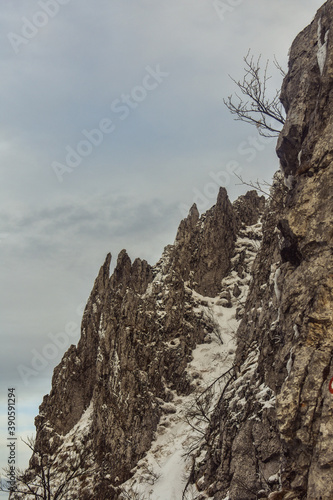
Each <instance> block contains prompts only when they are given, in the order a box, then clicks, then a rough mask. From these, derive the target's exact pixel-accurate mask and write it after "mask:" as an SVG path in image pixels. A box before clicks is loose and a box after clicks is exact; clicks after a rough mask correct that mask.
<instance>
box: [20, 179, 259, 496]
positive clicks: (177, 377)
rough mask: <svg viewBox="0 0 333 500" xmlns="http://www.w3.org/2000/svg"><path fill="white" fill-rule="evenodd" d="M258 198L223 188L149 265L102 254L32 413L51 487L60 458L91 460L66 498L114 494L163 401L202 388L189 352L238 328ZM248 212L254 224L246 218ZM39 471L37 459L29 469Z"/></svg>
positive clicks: (72, 462)
mask: <svg viewBox="0 0 333 500" xmlns="http://www.w3.org/2000/svg"><path fill="white" fill-rule="evenodd" d="M264 204H265V200H264V198H263V197H259V196H258V195H257V194H256V193H255V192H250V193H248V194H247V195H245V196H242V197H240V198H239V199H238V200H237V202H235V204H234V205H232V204H231V203H230V201H229V199H228V196H227V193H226V190H225V189H224V188H221V189H220V192H219V195H218V199H217V203H216V205H215V206H214V207H213V208H211V209H210V210H208V211H207V212H206V213H205V214H203V215H202V216H201V217H200V216H199V213H198V210H197V208H196V206H195V205H194V206H193V207H192V208H191V210H190V213H189V215H188V217H187V218H186V219H185V220H183V221H182V222H181V224H180V226H179V229H178V232H177V235H176V239H175V244H174V245H169V246H167V247H166V248H165V251H164V253H163V256H162V258H161V259H160V261H159V262H158V263H157V264H156V265H155V266H150V265H149V264H148V263H147V262H146V261H142V260H140V259H136V260H135V261H134V262H133V263H132V262H131V260H130V258H129V257H128V255H127V253H126V251H122V252H121V253H120V254H119V256H118V259H117V265H116V267H115V269H114V272H113V273H112V275H111V277H109V269H110V262H111V255H110V254H109V255H108V256H107V257H106V260H105V263H104V264H103V266H102V267H101V269H100V272H99V274H98V277H97V278H96V281H95V284H94V287H93V289H92V292H91V295H90V297H89V300H88V303H87V306H86V308H85V311H84V315H83V319H82V327H81V339H80V341H79V343H78V346H77V347H75V346H71V347H70V349H69V350H68V351H67V352H66V354H65V355H64V357H63V359H62V361H61V363H60V364H59V366H57V367H56V369H55V370H54V374H53V379H52V390H51V392H50V394H49V395H47V396H45V397H44V400H43V403H42V404H41V406H40V413H39V415H38V417H36V427H37V439H36V449H37V450H43V453H46V454H47V455H48V456H49V457H53V458H52V460H54V461H55V465H54V466H53V469H54V475H55V479H54V481H53V482H54V483H55V484H56V485H59V484H60V483H61V481H62V479H61V474H60V475H59V474H58V473H57V464H59V463H66V460H67V466H68V467H69V468H73V469H74V468H75V467H76V465H77V464H80V466H81V464H82V463H83V462H84V463H85V464H87V465H86V467H87V473H86V474H83V475H82V478H81V480H80V481H79V480H75V481H74V483H75V486H74V485H73V488H74V490H73V489H72V490H70V492H69V493H68V496H67V497H65V498H72V496H71V495H72V494H73V491H75V492H76V493H75V494H79V496H80V498H82V499H86V498H87V499H88V498H108V499H109V498H110V499H112V498H121V497H120V495H121V491H122V485H123V483H124V482H126V481H127V480H128V479H129V478H130V477H131V476H132V474H133V469H134V468H135V467H136V466H137V464H138V462H139V461H140V460H141V459H142V458H143V457H144V456H145V454H146V453H147V452H148V450H150V448H151V445H152V442H153V440H154V439H155V438H156V431H157V428H158V426H159V425H161V421H163V415H165V413H168V411H169V410H170V405H172V404H174V403H173V401H174V400H175V399H177V398H186V397H188V396H190V395H193V394H194V393H195V391H199V389H198V386H197V384H196V382H195V379H194V378H193V376H191V374H190V372H189V371H188V367H189V363H190V362H191V360H192V357H193V351H194V349H195V348H196V346H197V345H199V344H203V343H208V344H209V345H211V344H212V337H213V338H216V339H217V340H216V342H215V344H216V343H219V344H220V345H221V346H222V345H223V344H222V343H223V340H222V339H223V335H226V333H225V332H224V333H223V331H222V330H221V328H222V327H221V325H220V317H224V316H225V319H226V320H228V321H229V320H230V321H231V322H232V321H234V325H233V328H234V333H233V335H234V334H235V331H236V326H237V320H236V315H237V318H238V320H239V319H240V317H241V315H242V310H243V307H244V302H245V297H246V294H247V291H248V287H249V281H250V267H251V265H250V264H251V262H252V261H253V256H254V253H255V252H256V251H257V249H258V247H259V243H260V238H261V234H260V231H258V227H256V224H257V223H258V219H259V217H260V214H261V213H262V211H263V208H264ZM244 212H246V213H247V218H248V222H250V223H251V224H252V225H251V226H246V225H245V224H244V223H242V222H241V220H240V214H241V213H244ZM249 228H251V229H249ZM247 231H249V233H247ZM242 235H243V239H242ZM249 236H250V238H249ZM228 279H229V280H230V279H231V282H230V283H229V281H228ZM236 306H237V307H236ZM223 311H225V312H223ZM223 328H224V330H225V329H226V324H224V326H223ZM229 333H230V332H229ZM223 349H225V347H223ZM223 349H222V350H223ZM215 354H216V355H217V354H218V350H217V352H216V353H215ZM224 355H228V353H224ZM221 356H222V354H221ZM230 356H231V354H230ZM230 359H231V358H230ZM229 362H230V360H229ZM214 373H215V372H214ZM200 378H201V375H200V374H199V375H198V379H200ZM199 385H200V386H201V385H202V384H199ZM168 408H169V410H168ZM161 419H162V420H161ZM93 464H95V466H96V467H94V471H93V473H89V471H88V469H89V468H90V467H92V465H93ZM38 467H39V464H38V460H37V458H36V454H35V456H34V457H32V459H31V462H30V473H31V474H32V475H33V474H34V473H36V472H38ZM82 467H83V466H82ZM74 483H73V484H74ZM13 498H15V496H14V497H13ZM18 498H19V497H18Z"/></svg>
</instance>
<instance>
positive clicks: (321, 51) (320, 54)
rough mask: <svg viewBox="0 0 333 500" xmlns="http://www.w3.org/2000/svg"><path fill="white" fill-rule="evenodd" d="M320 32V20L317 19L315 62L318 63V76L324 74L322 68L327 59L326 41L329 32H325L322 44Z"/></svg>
mask: <svg viewBox="0 0 333 500" xmlns="http://www.w3.org/2000/svg"><path fill="white" fill-rule="evenodd" d="M321 30H322V26H321V19H319V20H318V29H317V39H318V51H317V61H318V66H319V70H320V74H321V75H322V74H323V72H324V66H325V62H326V57H327V40H328V34H329V30H327V31H326V33H325V38H324V43H321Z"/></svg>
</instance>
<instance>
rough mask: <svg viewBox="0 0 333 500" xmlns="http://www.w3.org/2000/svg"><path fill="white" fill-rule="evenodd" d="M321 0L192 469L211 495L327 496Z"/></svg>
mask: <svg viewBox="0 0 333 500" xmlns="http://www.w3.org/2000/svg"><path fill="white" fill-rule="evenodd" d="M332 35H333V2H332V1H328V2H326V3H325V4H324V5H323V7H322V8H321V9H320V10H319V11H318V13H317V15H316V17H315V19H314V21H313V22H312V23H311V25H310V26H308V27H307V28H306V29H305V30H303V31H302V33H301V34H300V35H299V36H298V37H297V38H296V40H295V41H294V43H293V45H292V48H291V52H290V62H289V72H288V74H287V76H286V77H285V80H284V83H283V88H282V96H281V98H282V102H283V104H284V106H285V108H286V112H287V119H286V123H285V125H284V128H283V130H282V132H281V134H280V137H279V140H278V145H277V153H278V156H279V157H280V159H281V168H282V172H281V173H279V174H278V175H277V176H276V178H275V183H274V186H273V190H272V193H271V195H272V200H271V202H270V206H269V207H268V209H267V211H266V214H265V216H264V225H263V243H262V246H261V249H260V251H259V253H258V256H257V259H256V261H255V264H254V267H253V284H252V288H251V290H250V292H249V295H248V300H247V304H246V307H245V315H244V318H243V321H242V323H241V325H240V327H239V329H238V332H237V337H238V348H237V353H236V358H235V370H236V373H235V379H234V380H233V381H232V382H231V383H230V384H229V386H228V387H227V389H226V390H225V392H224V396H223V398H222V399H221V400H220V402H219V404H218V405H217V407H216V410H215V415H214V419H213V420H212V423H211V425H210V429H209V431H208V433H207V445H206V446H205V447H204V448H203V450H202V454H201V455H200V460H197V463H196V475H195V479H196V481H197V484H199V485H200V489H201V490H202V491H206V492H208V494H209V495H210V496H211V497H213V498H214V499H216V500H217V499H219V500H221V499H224V498H225V497H226V495H227V494H229V496H228V498H230V499H232V500H234V499H235V500H236V499H237V500H249V499H256V498H270V499H273V498H281V499H287V498H288V499H292V498H295V499H308V500H315V499H316V500H319V499H325V500H331V499H333V483H332V479H331V478H332V473H333V460H332V457H333V455H332V444H333V418H332V417H333V397H332V394H331V393H330V391H329V381H330V379H331V378H332V377H333V358H332V354H333V330H332V311H333V302H332V299H333V288H332V285H333V281H332V279H333V272H332V267H333V266H332V246H333V242H332V211H333V199H332V174H333V164H332V159H333V158H332V137H333V123H332V115H333V102H332V76H333V45H332V43H333V42H332V40H333V38H332Z"/></svg>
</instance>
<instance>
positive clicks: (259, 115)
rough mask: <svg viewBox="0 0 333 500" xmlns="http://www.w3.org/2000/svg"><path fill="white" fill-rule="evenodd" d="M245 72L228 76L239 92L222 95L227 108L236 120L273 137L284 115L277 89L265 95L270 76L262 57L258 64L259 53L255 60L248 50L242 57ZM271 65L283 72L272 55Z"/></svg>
mask: <svg viewBox="0 0 333 500" xmlns="http://www.w3.org/2000/svg"><path fill="white" fill-rule="evenodd" d="M244 62H245V68H244V71H245V75H244V77H243V80H235V79H234V78H232V77H231V76H230V78H231V80H232V81H233V82H235V84H236V85H237V87H238V88H239V90H240V92H241V94H242V95H239V94H237V93H235V96H236V98H237V100H236V102H234V96H233V95H231V96H229V97H228V99H223V102H224V104H225V105H226V106H227V108H228V109H229V111H230V112H231V113H232V114H233V115H236V118H235V119H236V120H241V121H243V122H246V123H251V124H252V125H255V126H256V127H257V129H258V132H259V134H260V135H262V136H263V137H275V136H277V135H278V134H279V132H280V130H281V125H283V124H284V121H285V118H284V114H283V106H282V104H281V101H280V91H279V90H276V91H275V94H274V95H273V97H269V95H268V88H267V82H268V80H269V79H270V78H271V76H269V75H268V64H269V61H268V60H267V61H266V64H265V66H264V68H263V69H262V66H261V56H259V57H258V59H257V60H255V59H254V57H253V56H252V55H251V54H250V50H249V51H248V53H247V55H246V56H245V57H244ZM274 65H275V67H276V68H277V70H278V71H279V72H280V73H281V74H282V75H284V71H283V69H282V68H281V66H280V65H279V63H278V62H277V61H276V59H275V58H274Z"/></svg>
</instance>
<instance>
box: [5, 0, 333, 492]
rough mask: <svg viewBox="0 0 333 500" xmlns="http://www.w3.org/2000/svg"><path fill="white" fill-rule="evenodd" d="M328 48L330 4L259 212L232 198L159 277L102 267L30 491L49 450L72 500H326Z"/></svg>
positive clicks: (292, 100)
mask: <svg viewBox="0 0 333 500" xmlns="http://www.w3.org/2000/svg"><path fill="white" fill-rule="evenodd" d="M331 33H333V0H329V1H328V2H326V3H325V4H324V5H323V7H322V8H321V9H320V10H319V11H318V13H317V15H316V17H315V19H314V21H313V22H312V23H311V24H310V25H309V26H308V27H307V28H306V29H305V30H304V31H303V32H302V33H300V35H299V36H298V37H297V38H296V40H295V41H294V43H293V45H292V48H291V52H290V62H289V71H288V74H287V76H286V77H285V80H284V83H283V87H282V94H281V100H282V102H283V104H284V106H285V109H286V113H287V118H286V123H285V125H284V128H283V130H282V132H281V134H280V137H279V140H278V145H277V154H278V157H279V158H280V161H281V172H279V173H277V174H276V176H275V179H274V185H273V186H272V190H271V197H270V199H269V201H268V203H266V208H264V205H265V200H264V199H263V198H262V197H259V196H258V195H257V194H256V193H255V192H250V193H248V194H247V195H245V196H242V197H240V198H239V199H238V200H237V201H236V202H235V203H234V204H231V203H230V201H229V199H228V196H227V193H226V191H225V190H224V189H223V188H221V190H220V192H219V195H218V199H217V203H216V205H215V206H214V207H213V208H212V209H210V210H209V211H208V212H206V213H205V214H203V215H201V216H199V213H198V210H197V208H196V206H195V205H194V206H193V207H192V208H191V210H190V213H189V215H188V217H187V218H186V219H185V220H183V221H182V222H181V224H180V226H179V229H178V233H177V236H176V240H175V243H174V245H170V246H168V247H166V249H165V251H164V254H163V256H162V258H161V260H160V261H159V262H158V263H157V264H156V265H155V266H150V265H149V264H148V263H147V262H146V261H142V260H140V259H136V260H135V261H134V262H133V263H132V262H131V260H130V258H129V257H128V255H127V253H126V252H125V251H122V252H121V253H120V255H119V256H118V260H117V265H116V267H115V270H114V272H113V274H112V276H111V277H110V276H109V268H110V261H111V256H110V255H108V256H107V258H106V260H105V263H104V265H103V266H102V267H101V270H100V272H99V275H98V277H97V278H96V281H95V284H94V287H93V290H92V292H91V295H90V297H89V300H88V303H87V306H86V309H85V312H84V315H83V319H82V331H81V339H80V342H79V344H78V346H77V347H76V346H72V347H71V348H70V349H69V350H68V351H67V352H66V353H65V355H64V357H63V359H62V361H61V363H60V364H59V366H58V367H57V368H56V369H55V371H54V375H53V380H52V390H51V393H50V394H49V395H47V396H45V398H44V400H43V403H42V405H41V406H40V413H39V416H38V417H37V418H36V427H37V439H36V447H35V451H36V452H35V454H34V456H33V457H32V459H31V462H30V469H29V472H28V474H29V475H30V477H34V478H36V477H37V479H35V481H36V484H37V483H38V481H40V480H39V479H38V474H39V473H40V471H41V461H40V459H39V458H38V456H39V454H41V453H43V454H44V455H45V456H46V457H49V459H50V462H49V463H51V462H52V465H50V467H49V468H50V475H51V477H52V478H53V479H52V481H53V483H52V487H53V488H59V485H61V484H62V483H64V482H66V481H67V482H68V488H67V490H68V492H67V493H66V495H65V498H67V499H72V498H76V497H78V498H80V499H83V500H85V499H92V498H100V499H118V498H119V499H120V498H125V499H126V498H145V499H148V498H151V499H152V500H157V499H160V500H171V499H175V500H180V499H181V498H188V499H190V498H197V499H202V500H203V499H205V498H214V499H215V500H227V499H228V500H252V499H253V500H254V499H257V498H269V499H275V500H276V499H286V500H287V499H299V500H304V499H308V500H320V499H322V500H324V499H325V500H332V499H333V481H332V473H333V446H332V445H333V395H332V394H331V392H330V390H329V382H330V379H331V378H332V377H333V361H332V359H333V331H332V299H333V287H332V285H333V275H332V208H333V200H332V160H333V142H332V141H333V139H332V137H333V123H332V116H333V38H332V37H331V36H330V34H331ZM261 240H262V241H261ZM68 470H76V471H80V474H76V477H73V478H72V479H71V480H68V475H67V476H66V474H68ZM140 495H141V496H140ZM11 498H13V499H14V498H29V495H28V493H26V494H25V495H23V496H22V494H12V497H11Z"/></svg>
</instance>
